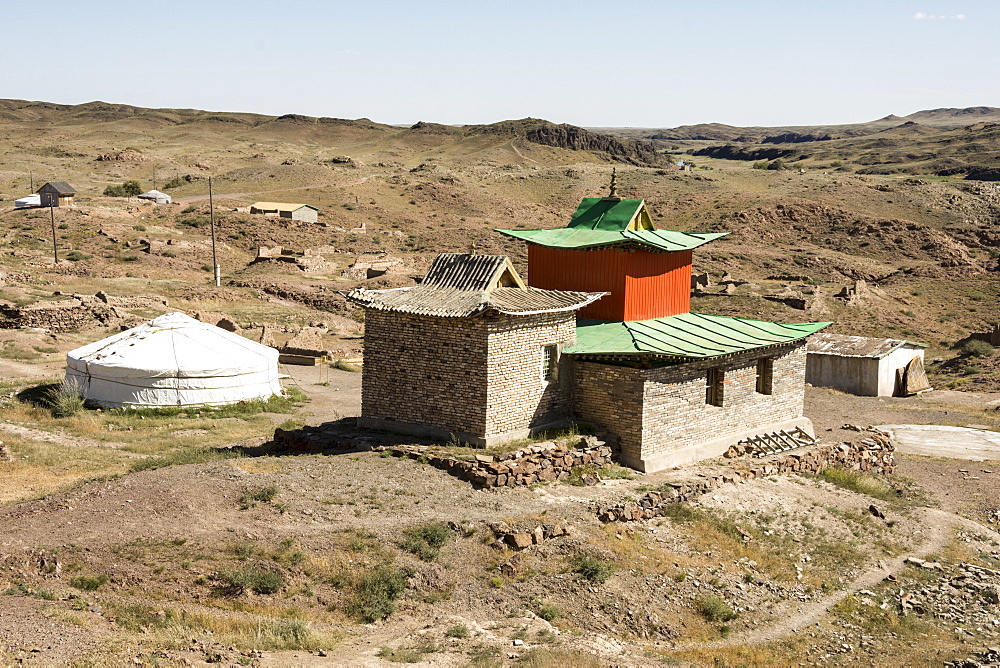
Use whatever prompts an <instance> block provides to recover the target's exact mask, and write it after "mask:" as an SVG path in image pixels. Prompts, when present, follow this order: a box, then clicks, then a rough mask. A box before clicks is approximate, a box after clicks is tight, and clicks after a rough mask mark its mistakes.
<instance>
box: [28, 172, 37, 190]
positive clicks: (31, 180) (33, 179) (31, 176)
mask: <svg viewBox="0 0 1000 668" xmlns="http://www.w3.org/2000/svg"><path fill="white" fill-rule="evenodd" d="M28 181H30V182H31V192H35V175H34V174H33V173H32V172H28Z"/></svg>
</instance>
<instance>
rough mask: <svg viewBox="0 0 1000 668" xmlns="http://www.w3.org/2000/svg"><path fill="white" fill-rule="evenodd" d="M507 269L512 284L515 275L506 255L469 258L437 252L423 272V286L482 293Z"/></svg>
mask: <svg viewBox="0 0 1000 668" xmlns="http://www.w3.org/2000/svg"><path fill="white" fill-rule="evenodd" d="M505 269H509V270H510V273H511V275H512V277H516V278H515V280H516V282H519V283H520V284H522V285H523V283H521V282H520V278H519V277H517V272H516V271H515V270H514V267H513V266H512V265H511V264H510V260H508V259H507V256H506V255H473V254H471V253H441V254H440V255H438V256H437V257H436V258H434V262H433V264H431V268H430V269H428V270H427V275H426V276H425V277H424V281H423V285H433V286H436V287H440V288H455V289H457V290H486V289H488V288H490V287H491V286H493V285H494V284H496V282H497V280H499V279H500V277H501V276H502V275H503V272H504V270H505Z"/></svg>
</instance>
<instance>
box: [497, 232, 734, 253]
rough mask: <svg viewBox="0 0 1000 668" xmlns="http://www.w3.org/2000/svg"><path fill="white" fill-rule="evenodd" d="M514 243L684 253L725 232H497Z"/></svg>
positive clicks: (553, 246)
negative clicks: (621, 247) (517, 241)
mask: <svg viewBox="0 0 1000 668" xmlns="http://www.w3.org/2000/svg"><path fill="white" fill-rule="evenodd" d="M496 231H497V232H499V233H500V234H506V235H507V236H509V237H514V238H515V239H521V240H522V241H527V242H529V243H533V244H538V245H539V246H547V247H549V248H599V247H602V246H616V245H622V244H631V245H637V246H640V247H644V248H647V249H650V250H655V251H667V252H675V251H686V250H692V249H694V248H697V247H698V246H702V245H704V244H707V243H708V242H709V241H713V240H715V239H718V238H719V237H724V236H726V235H727V234H728V232H713V233H707V234H692V233H689V232H676V231H674V230H603V229H590V228H586V227H559V228H555V229H549V230H496Z"/></svg>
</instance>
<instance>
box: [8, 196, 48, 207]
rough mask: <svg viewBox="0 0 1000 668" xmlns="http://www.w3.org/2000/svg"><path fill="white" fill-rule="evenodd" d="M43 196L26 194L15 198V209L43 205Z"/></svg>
mask: <svg viewBox="0 0 1000 668" xmlns="http://www.w3.org/2000/svg"><path fill="white" fill-rule="evenodd" d="M41 205H42V197H41V195H25V196H24V197H19V198H17V199H16V200H14V208H15V209H26V208H28V207H31V206H41Z"/></svg>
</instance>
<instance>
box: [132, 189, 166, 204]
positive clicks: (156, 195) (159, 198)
mask: <svg viewBox="0 0 1000 668" xmlns="http://www.w3.org/2000/svg"><path fill="white" fill-rule="evenodd" d="M139 199H148V200H149V201H151V202H155V203H156V204H170V202H171V201H172V200H171V199H170V195H168V194H166V193H161V192H160V191H159V190H150V191H149V192H147V193H143V194H141V195H139Z"/></svg>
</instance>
